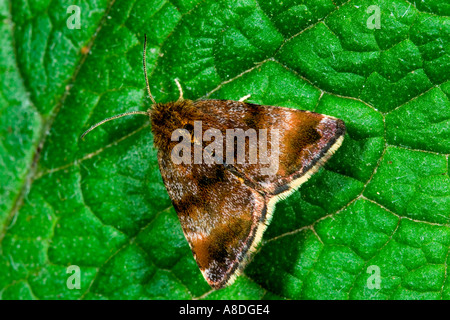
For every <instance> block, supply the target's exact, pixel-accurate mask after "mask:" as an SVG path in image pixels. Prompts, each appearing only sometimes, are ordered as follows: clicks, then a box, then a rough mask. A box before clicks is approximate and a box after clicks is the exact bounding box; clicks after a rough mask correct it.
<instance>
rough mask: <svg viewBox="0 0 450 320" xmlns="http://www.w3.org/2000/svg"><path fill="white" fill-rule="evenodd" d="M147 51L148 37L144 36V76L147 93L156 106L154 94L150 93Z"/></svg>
mask: <svg viewBox="0 0 450 320" xmlns="http://www.w3.org/2000/svg"><path fill="white" fill-rule="evenodd" d="M146 51H147V35H146V34H144V57H143V59H142V62H143V63H144V75H145V84H146V85H147V92H148V95H149V96H150V99H152V102H153V104H156V101H155V98H153V96H152V93H151V92H150V85H149V84H148V76H147V64H146V63H145V53H146Z"/></svg>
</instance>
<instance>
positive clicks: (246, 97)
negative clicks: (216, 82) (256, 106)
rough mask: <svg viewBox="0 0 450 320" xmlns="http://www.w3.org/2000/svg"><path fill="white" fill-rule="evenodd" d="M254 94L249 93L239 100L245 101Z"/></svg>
mask: <svg viewBox="0 0 450 320" xmlns="http://www.w3.org/2000/svg"><path fill="white" fill-rule="evenodd" d="M251 96H252V95H251V94H248V95H246V96H243V97H242V98H240V99H239V102H244V101H245V100H247V99H248V98H250V97H251Z"/></svg>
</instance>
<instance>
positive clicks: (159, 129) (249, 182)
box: [81, 37, 346, 289]
mask: <svg viewBox="0 0 450 320" xmlns="http://www.w3.org/2000/svg"><path fill="white" fill-rule="evenodd" d="M146 42H147V39H146V37H145V39H144V52H143V64H144V76H145V81H146V88H147V91H148V94H149V96H150V98H151V100H152V102H153V104H152V105H151V107H150V108H149V109H148V110H147V111H131V112H127V113H123V114H119V115H116V116H113V117H111V118H108V119H105V120H103V121H101V122H99V123H97V124H95V125H93V126H92V127H90V128H89V129H88V130H87V131H85V132H84V133H83V134H82V136H81V138H83V137H84V136H85V135H86V134H87V133H89V132H90V131H91V130H93V129H94V128H96V127H98V126H99V125H101V124H103V123H105V122H107V121H110V120H113V119H117V118H119V117H123V116H128V115H135V114H142V115H146V116H148V117H149V119H150V122H151V130H152V132H153V135H154V145H155V147H156V148H157V149H158V163H159V169H160V171H161V176H162V179H163V181H164V184H165V186H166V189H167V192H168V194H169V196H170V198H171V200H172V203H173V206H174V208H175V210H176V212H177V214H178V218H179V220H180V223H181V226H182V229H183V232H184V235H185V237H186V239H187V241H188V243H189V246H190V248H191V250H192V253H193V255H194V258H195V260H196V262H197V264H198V266H199V268H200V271H201V272H202V274H203V276H204V278H205V279H206V281H207V282H208V284H209V285H210V286H211V287H212V288H215V289H219V288H222V287H224V286H226V285H229V284H231V283H232V282H233V281H234V279H235V278H236V276H237V275H238V274H239V273H240V271H242V270H243V268H244V266H245V264H246V263H247V262H248V261H249V257H250V256H251V253H252V252H254V251H255V249H256V248H257V246H258V244H259V243H260V242H261V238H262V235H263V232H264V231H265V229H266V227H267V225H268V224H269V222H270V220H271V217H272V214H273V211H274V208H275V204H276V203H277V202H278V201H279V200H280V199H284V198H286V197H287V196H288V195H290V194H291V193H293V192H294V191H295V190H297V189H298V188H299V187H300V186H301V185H302V184H303V183H304V182H305V181H307V180H308V179H309V177H311V175H312V174H313V173H315V172H316V171H317V170H318V169H319V167H320V166H322V165H323V164H324V163H325V162H326V161H327V160H328V159H329V158H330V157H331V155H332V154H333V153H334V152H335V151H336V150H337V149H338V148H339V147H340V145H341V144H342V141H343V139H344V134H345V130H346V129H345V125H344V122H343V121H342V120H340V119H336V118H334V117H331V116H326V115H322V114H318V113H314V112H309V111H301V110H295V109H289V108H284V107H273V106H262V105H257V104H251V103H247V102H245V100H244V99H241V100H239V101H232V100H196V101H192V100H188V99H184V98H183V91H182V88H181V85H180V83H179V82H178V81H177V80H175V81H176V84H177V86H178V89H179V91H180V97H179V99H178V100H177V101H175V102H169V103H165V104H163V103H157V102H156V101H155V99H154V97H153V96H152V94H151V92H150V86H149V82H148V76H147V69H146V61H145V56H146ZM199 124H200V125H201V126H200V128H199ZM232 129H240V130H241V131H240V132H241V133H242V132H244V133H248V135H247V134H245V135H244V140H242V139H241V141H240V142H241V147H242V144H243V147H244V148H241V149H239V146H238V145H237V144H238V142H237V138H236V139H234V138H233V139H229V136H228V135H227V133H229V132H230V130H232ZM175 132H178V134H175V136H174V133H175ZM211 132H212V133H211ZM268 132H275V133H277V135H276V136H272V135H269V134H268ZM250 133H256V134H257V137H258V134H259V138H265V140H266V142H267V143H266V145H265V146H264V144H258V142H257V141H256V140H254V139H251V137H250V136H251V135H250ZM174 137H175V138H174ZM275 137H276V138H275ZM180 138H181V139H180ZM180 140H182V141H183V143H184V144H181V142H180ZM260 141H261V139H260ZM227 143H228V144H227ZM180 144H181V146H180ZM212 144H214V146H215V147H216V148H212V147H211V145H212ZM220 145H226V147H227V148H226V152H225V151H224V150H223V149H222V150H220V148H219V147H220ZM230 145H231V146H233V147H236V148H231V147H230ZM274 146H276V147H277V148H275V147H274ZM185 147H192V149H194V152H190V150H189V149H186V148H185ZM208 147H209V148H208ZM252 147H253V148H255V147H256V149H258V147H259V148H260V151H264V152H265V153H264V152H260V153H259V154H258V153H256V154H257V155H259V159H257V160H259V162H258V161H257V162H256V163H255V161H249V160H251V158H252V156H254V155H255V153H253V154H250V153H249V152H246V151H245V150H250V149H251V148H252ZM174 150H175V152H174ZM176 150H178V151H176ZM198 150H200V153H199V152H197V151H198ZM242 150H244V156H242V155H241V154H240V153H242ZM257 151H258V150H257ZM269 151H270V153H271V154H272V155H274V154H276V157H269V156H268V154H269ZM174 154H175V157H174ZM199 155H200V156H199ZM196 157H197V158H196ZM239 157H241V158H240V160H241V161H237V160H239V159H238V158H239ZM225 158H226V161H225V160H224V159H225ZM180 159H181V160H183V159H184V160H185V161H180ZM199 159H200V160H201V161H198V160H199ZM196 160H197V161H196ZM253 160H254V157H253ZM264 168H265V169H267V170H266V171H264V170H263V169H264ZM270 168H272V169H273V168H275V169H274V170H272V172H270V173H269V174H267V172H268V171H270V170H268V169H270Z"/></svg>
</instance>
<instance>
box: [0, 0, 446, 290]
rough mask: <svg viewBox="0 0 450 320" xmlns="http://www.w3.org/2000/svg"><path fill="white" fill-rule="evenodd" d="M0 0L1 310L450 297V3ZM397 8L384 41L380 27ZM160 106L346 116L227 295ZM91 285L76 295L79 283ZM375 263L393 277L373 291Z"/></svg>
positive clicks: (435, 0)
mask: <svg viewBox="0 0 450 320" xmlns="http://www.w3.org/2000/svg"><path fill="white" fill-rule="evenodd" d="M71 4H72V5H77V6H79V7H80V10H81V11H80V12H81V29H70V28H68V26H67V19H68V18H69V17H70V16H71V13H70V12H69V13H67V7H68V4H67V2H66V1H63V0H28V1H25V0H14V1H12V0H9V1H8V0H0V18H1V23H0V28H1V31H0V51H1V54H0V56H1V57H2V59H0V74H1V77H0V81H1V86H0V137H1V140H0V181H1V183H0V297H1V298H2V299H192V298H201V299H282V298H289V299H303V298H305V299H448V298H449V296H450V286H449V281H448V279H447V274H448V270H447V265H448V252H449V246H450V225H449V219H450V180H449V172H448V166H449V153H450V102H449V94H450V82H449V75H450V73H449V72H448V70H450V19H449V16H450V5H449V4H448V1H444V0H442V1H441V0H426V1H420V2H417V3H416V2H414V3H412V2H408V1H403V0H402V1H401V0H396V1H382V0H378V1H363V0H351V1H341V0H338V1H331V0H320V1H313V0H285V1H283V2H282V3H278V2H275V1H265V0H258V1H256V0H235V1H212V0H211V1H209V0H204V1H195V0H173V1H166V0H133V1H126V0H109V1H108V0H78V1H77V0H74V1H72V3H71ZM373 5H375V6H378V7H379V8H380V9H381V28H380V29H370V28H368V24H367V21H368V20H369V19H370V18H371V16H372V15H373V12H371V11H370V10H369V11H368V8H369V7H370V6H373ZM144 33H146V34H147V35H148V38H149V48H148V54H147V65H148V68H149V73H150V74H151V75H150V84H151V89H152V93H153V94H154V96H155V98H156V100H157V101H159V102H167V101H170V100H175V99H176V98H177V96H178V90H177V88H176V86H175V83H174V79H175V78H178V79H180V82H181V84H182V86H183V90H184V96H185V97H186V98H191V99H197V98H221V99H233V100H237V99H239V98H241V97H243V96H245V95H247V94H251V98H250V101H251V102H253V103H259V104H265V105H278V106H287V107H292V108H298V109H306V110H314V111H317V112H320V113H324V114H328V115H332V116H336V117H339V118H341V119H343V120H344V121H345V122H346V124H347V128H348V132H347V134H346V137H345V140H344V144H343V145H342V147H341V148H340V149H339V150H338V152H337V153H336V154H335V156H334V157H333V158H332V159H331V160H330V161H329V163H328V164H327V165H326V167H325V168H323V169H322V170H320V171H319V173H317V174H316V175H315V176H314V177H313V178H312V179H311V180H310V181H308V182H307V183H306V184H305V185H303V186H302V187H301V189H300V190H299V191H298V192H296V193H294V194H293V195H292V196H290V197H289V198H288V199H287V200H285V201H283V202H280V203H279V204H278V205H277V207H276V212H275V213H274V218H273V221H272V223H271V225H270V226H269V228H268V230H267V231H266V233H265V235H264V238H263V243H262V245H261V246H260V248H259V250H258V251H257V253H256V254H255V255H254V258H253V260H252V262H251V263H250V265H249V266H248V267H247V268H246V270H245V272H244V274H243V275H242V276H240V277H239V278H238V279H237V281H236V282H235V284H233V285H232V286H230V287H227V288H225V289H222V290H218V291H212V290H211V289H210V288H209V286H208V285H207V284H206V282H205V281H204V280H203V277H202V276H201V274H200V272H199V270H198V267H197V265H196V263H195V261H194V259H193V257H192V254H191V252H190V249H189V246H188V244H187V242H186V240H185V238H184V236H183V234H182V231H181V227H180V224H179V222H178V218H177V216H176V213H175V211H174V209H173V207H172V205H171V202H170V199H169V197H168V195H167V192H166V190H165V188H164V185H163V183H162V180H161V176H160V173H159V169H158V165H157V160H156V150H155V149H154V148H153V140H152V139H153V137H152V134H151V131H150V126H149V123H148V120H147V119H143V118H142V117H134V118H133V117H129V118H121V119H118V120H116V121H115V122H111V123H109V124H107V125H104V126H102V127H99V128H98V129H96V131H95V132H92V133H91V134H90V136H89V137H88V138H87V139H86V140H85V141H83V142H81V141H80V140H79V136H80V134H81V133H82V132H83V131H84V130H86V129H87V128H88V127H89V126H90V125H91V124H93V123H96V122H97V121H100V120H102V119H104V118H106V117H109V116H111V115H114V114H117V113H121V112H125V111H130V110H146V108H148V107H149V105H150V100H149V98H148V97H147V96H146V92H145V86H144V77H143V72H142V65H141V58H142V57H141V55H142V44H143V39H144ZM70 265H77V266H79V267H80V270H81V288H80V289H72V290H71V289H69V288H68V286H67V284H66V283H67V279H68V277H69V276H70V274H68V273H67V267H68V266H70ZM371 266H376V267H377V268H378V269H379V271H380V277H381V278H380V279H381V283H380V287H379V288H378V289H377V288H374V289H373V288H372V289H371V286H370V284H369V283H370V282H371V281H372V280H371V278H370V277H371V272H370V271H368V270H370V268H371Z"/></svg>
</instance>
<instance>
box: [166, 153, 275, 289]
mask: <svg viewBox="0 0 450 320" xmlns="http://www.w3.org/2000/svg"><path fill="white" fill-rule="evenodd" d="M158 162H159V167H160V171H161V176H162V178H163V181H164V184H165V186H166V188H167V191H168V193H169V196H170V198H171V200H172V203H173V205H174V207H175V210H176V212H177V214H178V218H179V220H180V223H181V226H182V229H183V233H184V235H185V237H186V239H187V240H188V243H189V246H190V247H191V250H192V253H193V254H194V258H195V260H196V262H197V264H198V266H199V268H200V271H201V272H202V274H203V276H204V278H205V279H206V281H207V282H208V284H209V285H210V286H211V287H213V288H216V289H218V288H221V287H223V286H226V285H229V284H231V283H232V282H233V281H234V280H235V278H236V276H237V275H238V274H239V272H240V271H241V270H242V269H243V267H244V266H245V264H246V263H247V262H248V257H249V255H250V254H251V253H252V252H253V251H254V250H255V248H256V247H257V245H258V244H259V243H260V241H261V238H262V234H263V232H264V230H265V229H266V223H267V204H266V201H265V198H264V196H263V195H261V194H260V193H259V192H257V191H256V190H254V189H252V188H250V187H248V186H247V185H245V184H244V183H243V181H242V180H241V179H239V178H238V177H236V176H235V175H233V174H232V173H230V172H229V171H228V170H226V169H225V167H224V166H223V165H217V164H212V165H208V164H180V165H175V164H174V163H173V162H172V160H171V159H170V155H168V154H167V153H164V152H162V151H159V153H158Z"/></svg>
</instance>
